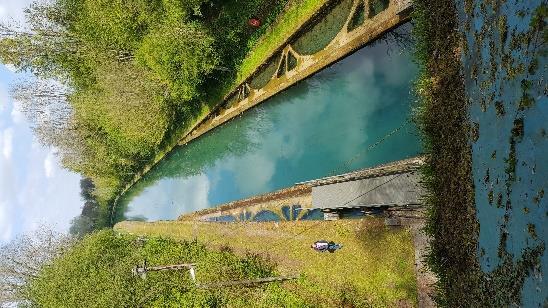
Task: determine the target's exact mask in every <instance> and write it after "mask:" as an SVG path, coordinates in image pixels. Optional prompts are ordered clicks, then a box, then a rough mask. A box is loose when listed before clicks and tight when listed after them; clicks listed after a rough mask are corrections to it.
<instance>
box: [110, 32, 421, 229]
mask: <svg viewBox="0 0 548 308" xmlns="http://www.w3.org/2000/svg"><path fill="white" fill-rule="evenodd" d="M408 28H409V26H408V25H404V26H403V28H400V30H402V29H403V30H404V31H405V32H408V30H409V29H408ZM416 73H417V68H416V66H415V64H414V63H413V62H412V60H411V55H410V52H409V50H405V48H401V47H399V46H398V45H397V44H395V43H394V42H393V41H388V42H386V41H384V42H378V43H376V44H375V45H374V46H370V47H366V48H363V49H361V50H360V51H358V52H356V53H354V54H353V55H351V56H350V57H348V58H346V59H344V60H342V61H340V62H339V63H337V64H335V65H333V66H331V67H330V68H327V69H325V70H323V71H322V72H320V73H318V74H316V75H315V76H314V77H312V78H309V79H307V80H306V81H303V82H301V83H299V84H297V85H295V86H293V87H291V88H290V89H288V90H287V91H285V92H283V93H281V94H278V95H276V96H275V97H274V98H272V99H270V100H268V101H267V102H265V103H263V104H261V105H260V106H258V107H257V108H254V109H252V110H250V111H248V112H246V114H245V115H243V116H242V117H239V118H237V119H235V120H233V121H231V122H230V123H227V124H225V125H224V126H222V127H219V128H217V129H215V130H213V131H212V132H210V133H208V134H207V135H204V136H202V137H201V138H199V140H196V141H194V142H192V143H190V144H188V145H187V146H184V147H178V148H176V149H175V150H174V151H173V152H172V153H171V154H170V155H169V156H168V157H167V158H165V159H164V160H163V161H162V162H161V163H159V164H158V166H156V167H155V168H154V169H153V170H152V171H151V172H149V173H148V174H147V175H146V176H145V177H144V178H143V179H142V180H141V181H140V182H139V183H138V184H136V185H135V186H134V187H133V188H132V189H131V190H130V191H129V192H128V194H126V196H125V197H124V199H123V200H122V201H121V203H120V208H119V209H120V210H119V216H120V217H119V219H120V220H121V219H140V220H161V219H175V218H176V217H177V216H179V215H181V214H183V213H188V212H192V211H195V210H200V209H204V208H208V207H214V206H216V205H218V204H221V203H225V202H229V201H233V200H237V199H241V198H245V197H249V196H252V195H255V194H260V193H265V192H270V191H273V190H276V189H280V188H283V187H288V186H291V185H293V184H295V183H296V182H300V181H306V180H310V179H314V178H319V177H323V176H327V175H330V174H332V173H333V172H336V173H343V172H348V171H351V170H355V169H359V168H364V167H371V166H375V165H377V164H381V163H386V162H390V161H394V160H399V159H403V158H407V157H412V156H415V155H417V154H419V152H420V146H419V140H418V137H417V133H416V129H415V128H414V127H413V125H412V124H408V125H406V126H404V128H403V129H401V130H399V131H398V132H397V133H395V134H394V135H392V136H391V137H390V138H388V139H387V140H386V141H384V142H383V143H381V144H380V145H378V146H376V147H374V148H372V149H371V148H370V147H371V146H372V145H373V144H375V143H376V142H377V141H378V140H379V139H381V138H382V137H383V136H385V135H387V134H388V133H389V132H391V131H393V130H394V129H396V128H398V127H400V126H401V125H402V124H403V123H406V122H407V121H408V120H409V117H410V110H411V105H412V101H413V99H412V97H411V94H410V91H411V82H412V80H413V79H414V77H415V74H416ZM122 216H123V217H122Z"/></svg>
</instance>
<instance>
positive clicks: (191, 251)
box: [25, 231, 304, 307]
mask: <svg viewBox="0 0 548 308" xmlns="http://www.w3.org/2000/svg"><path fill="white" fill-rule="evenodd" d="M144 260H146V262H147V266H148V267H152V266H161V265H172V264H182V263H194V264H195V266H196V279H197V281H198V282H200V283H208V282H218V281H231V280H232V281H234V280H243V279H256V278H263V277H271V276H275V275H277V273H276V269H275V268H276V266H275V264H274V263H272V262H270V261H268V260H266V259H263V258H261V257H259V256H256V255H251V254H248V255H246V256H237V255H235V254H234V253H233V252H231V251H229V250H227V249H225V250H222V251H215V250H211V249H207V248H206V247H205V246H204V245H203V244H200V243H198V242H195V241H187V242H179V241H173V240H170V239H165V238H159V237H148V238H143V237H140V238H138V237H136V236H131V235H128V234H116V233H115V232H112V231H101V232H98V233H94V234H92V235H89V236H86V237H85V238H84V239H83V240H82V241H80V242H78V243H76V244H74V246H72V247H71V248H70V249H68V250H67V251H66V252H65V253H63V254H62V255H60V256H59V257H57V258H55V259H54V260H53V261H52V262H51V263H50V264H48V265H47V266H45V267H44V268H43V269H42V270H40V271H39V272H38V274H37V276H36V277H34V278H33V279H32V280H31V282H30V283H29V285H28V286H27V287H26V291H25V292H26V293H25V294H27V296H26V298H27V299H28V300H29V301H30V302H31V303H32V304H33V305H32V306H35V305H36V306H39V307H227V306H228V307H249V303H253V306H254V307H273V306H277V307H281V306H283V307H297V306H298V307H303V306H304V303H303V299H301V298H299V297H298V296H295V295H294V294H291V293H290V292H288V291H287V290H285V289H283V288H282V287H281V285H280V284H269V285H263V286H261V287H258V288H228V287H225V288H218V289H199V288H197V287H196V284H195V283H194V282H193V281H192V280H191V279H190V275H189V274H188V271H186V270H185V271H159V272H153V271H151V272H149V273H147V275H146V279H141V278H140V277H135V276H133V274H132V269H133V268H134V267H135V266H137V265H141V266H142V264H143V262H144Z"/></svg>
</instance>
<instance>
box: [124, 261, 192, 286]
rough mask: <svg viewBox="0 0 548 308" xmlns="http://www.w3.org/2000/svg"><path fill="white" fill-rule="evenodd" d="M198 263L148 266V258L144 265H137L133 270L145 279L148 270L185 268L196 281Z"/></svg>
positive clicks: (135, 274) (134, 273)
mask: <svg viewBox="0 0 548 308" xmlns="http://www.w3.org/2000/svg"><path fill="white" fill-rule="evenodd" d="M195 266H196V264H194V263H184V264H174V265H161V266H152V267H147V263H146V260H145V262H143V266H142V267H140V266H138V265H137V266H135V267H134V268H133V269H132V270H131V272H132V273H133V275H134V276H138V275H139V276H141V278H143V279H145V278H146V275H147V272H160V271H178V270H184V269H188V271H189V273H190V278H191V279H192V280H193V281H196V271H195V270H194V267H195Z"/></svg>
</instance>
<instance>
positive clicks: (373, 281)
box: [115, 219, 417, 307]
mask: <svg viewBox="0 0 548 308" xmlns="http://www.w3.org/2000/svg"><path fill="white" fill-rule="evenodd" d="M115 230H118V231H122V232H130V233H133V234H142V235H161V236H167V237H169V238H173V239H176V240H193V239H197V240H198V241H199V242H203V243H207V246H208V247H209V248H217V249H219V248H222V247H225V246H228V247H230V248H231V249H233V250H234V251H235V252H236V253H238V254H240V255H245V254H246V253H247V252H250V253H253V254H258V255H260V256H262V257H263V258H267V259H270V260H272V261H273V262H274V263H276V264H277V271H278V272H279V273H281V274H296V273H297V274H299V273H300V274H302V277H303V278H302V279H300V280H298V281H295V282H286V283H284V288H285V289H286V290H289V291H290V293H292V294H294V295H296V296H298V297H300V298H304V299H305V300H306V301H307V302H308V303H310V304H311V305H314V306H317V305H320V306H328V307H341V306H345V305H346V306H347V307H351V305H354V306H355V307H364V306H370V305H372V306H375V307H378V306H384V307H386V306H396V305H398V304H402V303H407V304H409V305H414V306H416V304H417V288H416V278H415V275H414V271H413V266H414V249H413V244H412V236H411V233H410V231H409V230H407V229H387V228H386V227H385V226H384V224H383V221H382V220H379V219H363V220H345V221H336V222H325V221H321V222H282V223H260V224H258V223H247V224H246V223H231V224H220V223H204V222H192V221H176V222H154V223H141V222H122V223H119V224H117V225H116V226H115ZM319 239H328V240H333V241H336V242H339V243H342V244H343V245H344V247H343V248H342V249H341V250H340V251H337V252H336V253H333V254H330V253H318V252H315V251H313V250H312V249H311V248H310V245H311V244H312V243H313V242H314V241H316V240H319Z"/></svg>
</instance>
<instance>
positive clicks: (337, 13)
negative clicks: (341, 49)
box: [291, 0, 354, 55]
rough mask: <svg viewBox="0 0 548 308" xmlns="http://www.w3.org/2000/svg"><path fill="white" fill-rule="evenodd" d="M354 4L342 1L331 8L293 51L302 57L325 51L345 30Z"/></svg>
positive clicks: (302, 37) (350, 0)
mask: <svg viewBox="0 0 548 308" xmlns="http://www.w3.org/2000/svg"><path fill="white" fill-rule="evenodd" d="M353 3H354V1H352V0H342V1H340V2H339V3H337V4H336V5H334V6H333V7H330V9H329V11H328V12H326V14H325V16H323V17H322V18H321V19H320V20H318V21H316V22H315V24H314V25H313V26H312V27H310V28H309V29H307V31H306V32H304V33H303V34H302V35H300V36H299V38H297V39H296V40H295V41H294V42H293V43H292V45H291V46H292V47H293V49H295V51H296V52H298V53H299V54H301V55H313V54H315V53H317V52H319V51H320V50H322V49H324V48H325V47H326V46H327V45H329V43H330V42H331V41H332V40H333V39H334V38H335V37H336V36H337V34H338V33H339V32H340V31H341V29H342V28H343V26H344V23H345V22H346V20H347V19H348V15H349V14H350V11H351V9H352V4H353Z"/></svg>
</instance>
